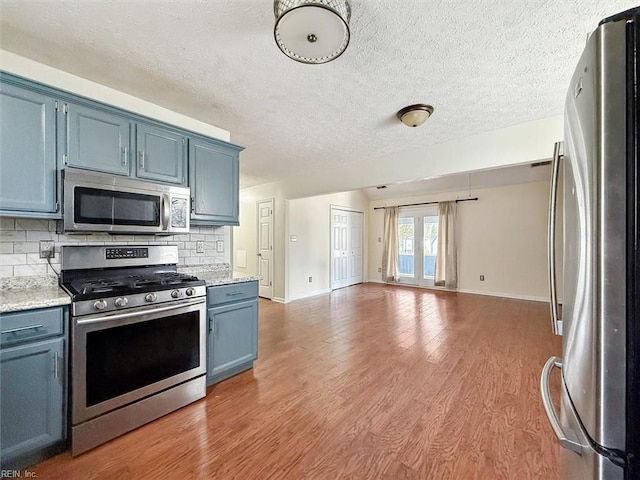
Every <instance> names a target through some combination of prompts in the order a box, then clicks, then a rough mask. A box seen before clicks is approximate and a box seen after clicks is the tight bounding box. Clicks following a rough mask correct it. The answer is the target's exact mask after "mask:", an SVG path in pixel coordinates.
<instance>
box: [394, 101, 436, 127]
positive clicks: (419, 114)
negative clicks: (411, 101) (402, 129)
mask: <svg viewBox="0 0 640 480" xmlns="http://www.w3.org/2000/svg"><path fill="white" fill-rule="evenodd" d="M432 113H433V107H432V106H431V105H425V104H424V103H417V104H415V105H409V106H408V107H404V108H403V109H401V110H400V111H399V112H398V113H397V115H398V118H399V119H400V121H401V122H402V123H404V124H405V125H406V126H407V127H419V126H420V125H422V124H423V123H424V122H426V121H427V120H428V119H429V117H430V116H431V114H432Z"/></svg>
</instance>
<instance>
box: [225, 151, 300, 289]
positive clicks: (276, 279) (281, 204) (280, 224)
mask: <svg viewBox="0 0 640 480" xmlns="http://www.w3.org/2000/svg"><path fill="white" fill-rule="evenodd" d="M241 161H242V160H241ZM271 198H273V199H274V207H273V217H274V218H273V260H272V261H273V295H274V298H275V299H277V300H281V301H284V300H285V298H287V285H286V284H285V261H286V259H285V240H284V239H285V235H286V229H287V221H288V219H287V215H286V212H287V208H288V207H287V202H286V200H285V198H284V195H283V192H282V191H281V190H279V189H277V188H273V184H268V185H264V186H262V185H261V186H258V187H253V188H250V189H245V190H241V191H240V215H239V222H240V226H238V227H233V257H232V258H233V259H234V260H235V256H236V252H237V251H238V250H244V251H246V252H247V267H246V268H239V267H238V266H237V265H236V262H235V261H234V265H233V268H234V270H237V271H239V272H243V273H248V274H251V275H257V274H258V262H257V255H256V254H257V253H258V246H257V241H258V233H257V230H256V228H257V210H256V202H259V201H262V200H269V199H271Z"/></svg>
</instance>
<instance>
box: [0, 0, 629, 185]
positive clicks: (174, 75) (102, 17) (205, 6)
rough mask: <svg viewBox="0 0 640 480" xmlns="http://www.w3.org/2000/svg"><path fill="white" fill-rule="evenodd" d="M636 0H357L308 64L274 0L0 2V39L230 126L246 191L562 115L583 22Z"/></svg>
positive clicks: (586, 26)
mask: <svg viewBox="0 0 640 480" xmlns="http://www.w3.org/2000/svg"><path fill="white" fill-rule="evenodd" d="M634 1H635V2H637V0H634ZM634 1H623V0H605V1H589V0H585V1H581V0H575V1H570V0H553V1H543V0H531V1H527V2H524V1H521V0H496V1H487V0H448V1H446V0H445V1H443V0H416V1H407V0H352V1H351V6H352V19H351V31H352V35H351V43H350V45H349V48H348V49H347V51H346V52H345V53H344V54H343V55H342V56H341V57H340V58H338V59H337V60H336V61H334V62H332V63H328V64H325V65H304V64H299V63H296V62H294V61H292V60H290V59H289V58H287V57H285V56H284V55H283V54H282V53H281V52H280V50H279V49H278V48H277V46H276V45H275V42H274V40H273V24H274V18H273V2H272V1H271V0H209V1H193V0H185V1H171V2H170V1H136V2H132V1H106V0H105V1H49V2H32V1H20V2H9V1H1V0H0V22H1V23H0V46H1V47H2V48H3V49H5V50H8V51H11V52H14V53H16V54H18V55H22V56H25V57H27V58H31V59H33V60H36V61H38V62H41V63H45V64H48V65H51V66H53V67H56V68H59V69H61V70H65V71H68V72H70V73H74V74H76V75H79V76H81V77H85V78H87V79H90V80H93V81H95V82H98V83H102V84H104V85H107V86H110V87H113V88H116V89H118V90H121V91H123V92H126V93H129V94H132V95H135V96H137V97H140V98H142V99H145V100H148V101H150V102H153V103H156V104H159V105H162V106H164V107H167V108H169V109H172V110H174V111H177V112H180V113H182V114H185V115H188V116H191V117H193V118H196V119H198V120H201V121H204V122H207V123H210V124H212V125H215V126H218V127H220V128H223V129H225V130H229V131H230V132H231V134H232V140H233V141H234V143H238V144H240V145H243V146H245V147H246V150H245V151H244V152H243V153H242V156H241V173H242V179H241V185H242V186H243V187H247V186H251V185H256V184H260V183H265V182H268V181H274V180H281V179H285V178H287V177H291V176H294V175H299V174H301V173H304V172H308V173H309V174H310V175H312V174H313V172H314V171H318V170H322V169H327V168H330V169H335V170H336V175H339V167H340V166H341V165H345V164H350V163H355V162H360V161H363V160H366V159H369V158H375V157H379V156H383V155H384V156H387V155H392V154H395V153H398V154H400V152H404V151H408V150H413V149H417V148H420V147H424V146H427V145H431V144H434V143H441V142H445V141H449V140H454V139H456V138H461V137H465V136H468V135H472V134H476V133H481V132H485V131H489V130H494V129H498V128H503V127H506V126H510V125H514V124H518V123H522V122H526V121H530V120H534V119H539V118H544V117H548V116H551V115H556V114H559V113H561V111H562V105H563V100H564V94H565V90H566V85H567V84H568V81H569V79H570V76H571V73H572V71H573V67H574V65H575V64H576V62H577V60H578V57H579V55H580V53H581V51H582V48H583V46H584V42H585V39H586V35H587V33H588V32H590V31H592V30H593V29H594V28H595V27H596V26H597V22H598V21H599V20H600V19H601V18H603V17H605V16H608V15H611V14H614V13H617V12H619V11H621V10H624V9H626V8H630V7H633V6H635V5H634ZM418 102H424V103H430V104H432V105H434V106H435V113H434V114H433V117H432V118H431V119H430V120H429V121H428V122H427V123H426V124H425V125H424V126H423V127H421V128H416V129H410V128H407V127H405V126H404V125H402V124H401V123H400V122H399V121H398V120H397V119H396V118H395V112H396V111H397V110H398V109H400V108H401V107H403V106H405V105H408V104H412V103H418Z"/></svg>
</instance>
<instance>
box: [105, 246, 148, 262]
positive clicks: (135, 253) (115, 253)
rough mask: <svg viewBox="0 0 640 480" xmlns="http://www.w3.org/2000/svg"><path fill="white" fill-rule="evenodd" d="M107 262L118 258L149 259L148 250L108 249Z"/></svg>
mask: <svg viewBox="0 0 640 480" xmlns="http://www.w3.org/2000/svg"><path fill="white" fill-rule="evenodd" d="M106 256H107V260H114V259H117V258H149V249H148V248H139V247H137V248H126V247H125V248H107V249H106Z"/></svg>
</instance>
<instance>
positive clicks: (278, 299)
mask: <svg viewBox="0 0 640 480" xmlns="http://www.w3.org/2000/svg"><path fill="white" fill-rule="evenodd" d="M271 301H272V302H277V303H289V302H287V301H286V300H285V299H284V298H280V297H273V298H272V299H271Z"/></svg>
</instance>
